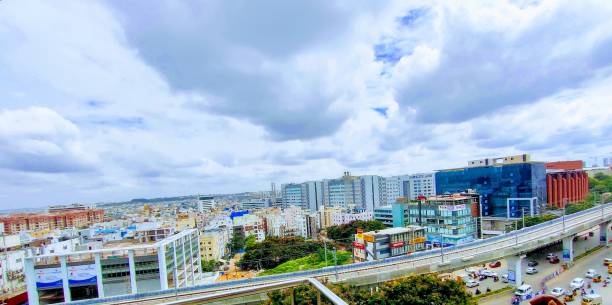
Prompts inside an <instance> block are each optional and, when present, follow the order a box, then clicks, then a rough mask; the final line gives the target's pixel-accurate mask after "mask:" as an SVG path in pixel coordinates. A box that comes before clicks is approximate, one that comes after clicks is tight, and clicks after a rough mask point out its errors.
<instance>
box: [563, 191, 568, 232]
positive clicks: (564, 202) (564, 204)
mask: <svg viewBox="0 0 612 305" xmlns="http://www.w3.org/2000/svg"><path fill="white" fill-rule="evenodd" d="M566 206H567V198H563V233H565V207H566Z"/></svg>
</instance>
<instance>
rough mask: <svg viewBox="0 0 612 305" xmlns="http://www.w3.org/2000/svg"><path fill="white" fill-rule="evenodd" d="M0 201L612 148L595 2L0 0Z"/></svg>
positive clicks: (159, 192)
mask: <svg viewBox="0 0 612 305" xmlns="http://www.w3.org/2000/svg"><path fill="white" fill-rule="evenodd" d="M0 48H1V49H2V52H1V53H0V67H1V68H0V190H2V191H0V206H2V208H7V207H23V208H25V207H42V206H46V205H49V204H58V203H72V202H109V201H123V200H129V199H131V198H143V197H144V198H151V197H164V196H174V195H188V194H196V193H232V192H242V191H253V190H267V189H269V186H270V182H276V183H277V184H280V183H286V182H301V181H307V180H311V179H321V178H332V177H337V176H340V175H341V174H342V172H343V171H345V170H349V171H351V172H352V173H354V174H379V175H396V174H408V173H416V172H422V171H431V170H435V169H442V168H448V167H458V166H463V165H465V163H466V161H467V160H470V159H477V158H481V157H488V156H501V155H509V154H518V153H530V154H531V155H532V159H534V160H551V161H555V160H567V159H584V158H588V157H590V156H596V155H600V154H603V153H609V152H612V136H611V132H612V107H611V106H612V103H611V102H610V101H611V100H612V91H611V90H610V88H612V2H610V1H603V0H601V1H579V2H577V1H569V0H568V1H560V0H559V1H527V0H525V1H496V2H486V1H483V2H482V3H469V4H468V3H463V2H449V1H433V2H432V1H385V2H384V3H379V2H372V1H346V0H345V1H341V0H339V1H318V0H315V1H296V2H288V1H280V0H278V1H248V0H239V1H221V0H214V1H182V0H167V1H158V2H156V3H155V5H151V3H150V2H148V1H120V0H114V1H110V0H109V1H87V2H84V1H42V0H41V1H29V0H28V1H15V0H5V1H0Z"/></svg>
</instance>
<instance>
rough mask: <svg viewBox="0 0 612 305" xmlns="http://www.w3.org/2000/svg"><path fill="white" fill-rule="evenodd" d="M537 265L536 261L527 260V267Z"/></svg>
mask: <svg viewBox="0 0 612 305" xmlns="http://www.w3.org/2000/svg"><path fill="white" fill-rule="evenodd" d="M537 265H538V262H536V261H529V262H528V263H527V266H529V267H535V266H537Z"/></svg>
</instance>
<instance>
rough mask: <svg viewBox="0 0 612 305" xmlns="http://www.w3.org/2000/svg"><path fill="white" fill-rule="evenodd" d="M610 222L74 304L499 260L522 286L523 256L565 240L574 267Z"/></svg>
mask: <svg viewBox="0 0 612 305" xmlns="http://www.w3.org/2000/svg"><path fill="white" fill-rule="evenodd" d="M611 220H612V203H606V204H603V205H600V206H597V207H594V208H591V209H588V210H584V211H581V212H578V213H575V214H572V215H568V216H564V217H562V218H557V219H554V220H551V221H548V222H545V223H541V224H538V225H535V226H532V227H527V228H523V229H521V230H518V231H514V232H510V233H507V234H504V235H500V236H496V237H492V238H488V239H484V240H478V241H475V242H472V243H468V244H464V245H459V246H453V247H448V248H444V249H435V250H430V251H424V252H417V253H413V254H410V255H405V256H398V257H393V258H387V259H384V260H380V261H371V262H363V263H355V264H350V265H343V266H336V267H326V268H322V269H317V270H309V271H300V272H293V273H287V274H279V275H271V276H263V277H257V278H253V279H244V280H236V281H228V282H218V283H212V284H206V285H200V286H195V287H188V288H180V289H177V290H165V291H155V292H147V293H140V294H131V295H123V296H115V297H109V298H100V299H91V300H83V301H75V302H72V303H70V304H82V305H85V304H161V303H167V302H176V301H177V300H181V299H182V300H190V302H193V300H194V299H196V298H198V296H200V297H203V298H204V299H206V297H205V296H207V295H212V294H214V295H216V297H219V293H224V292H225V293H226V294H227V296H228V297H229V296H231V295H234V293H233V292H234V291H236V290H239V289H244V288H249V287H251V288H255V289H250V291H254V293H256V292H257V291H258V290H257V287H261V290H260V291H259V292H265V291H266V289H269V288H266V286H265V285H268V284H273V283H280V282H289V281H293V280H300V279H302V280H303V279H307V278H316V279H318V280H320V281H323V282H325V281H330V282H349V283H355V284H359V285H368V284H374V283H381V282H385V281H388V280H392V279H395V278H398V277H401V276H405V275H406V274H410V273H414V274H423V273H431V272H446V271H450V270H457V269H461V268H465V267H467V266H473V265H476V264H479V263H484V262H489V261H493V260H497V259H500V258H506V259H507V260H508V266H510V267H509V269H510V270H508V271H509V272H511V273H514V283H516V284H517V285H520V284H521V283H522V274H521V270H522V269H521V266H522V262H523V258H524V257H525V256H524V255H525V253H527V252H530V251H533V250H534V249H538V248H541V247H543V246H546V245H549V244H553V243H558V242H559V241H561V242H562V243H563V260H564V262H566V263H568V264H571V263H572V262H573V259H574V255H573V253H574V252H573V239H574V237H575V236H576V235H577V234H578V233H580V232H583V231H586V230H589V229H592V228H594V227H596V226H599V228H600V235H601V236H600V243H601V244H602V245H605V246H608V244H609V240H610V236H609V231H610V223H611ZM268 287H269V285H268Z"/></svg>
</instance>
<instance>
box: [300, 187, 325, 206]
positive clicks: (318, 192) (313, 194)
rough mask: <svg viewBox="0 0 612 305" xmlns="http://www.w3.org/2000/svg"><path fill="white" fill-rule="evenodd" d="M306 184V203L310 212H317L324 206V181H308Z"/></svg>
mask: <svg viewBox="0 0 612 305" xmlns="http://www.w3.org/2000/svg"><path fill="white" fill-rule="evenodd" d="M303 184H305V185H306V203H307V204H306V205H307V206H308V209H309V210H310V212H317V211H319V210H320V209H321V208H322V207H323V182H322V181H308V182H304V183H303Z"/></svg>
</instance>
